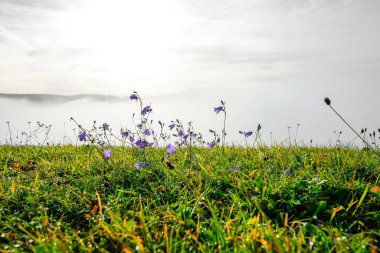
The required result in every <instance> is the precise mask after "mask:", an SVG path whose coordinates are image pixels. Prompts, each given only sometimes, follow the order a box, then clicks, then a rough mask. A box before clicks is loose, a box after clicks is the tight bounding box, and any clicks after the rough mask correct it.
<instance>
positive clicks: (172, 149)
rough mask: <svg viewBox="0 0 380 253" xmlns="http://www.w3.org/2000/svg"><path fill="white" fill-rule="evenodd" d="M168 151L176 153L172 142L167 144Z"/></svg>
mask: <svg viewBox="0 0 380 253" xmlns="http://www.w3.org/2000/svg"><path fill="white" fill-rule="evenodd" d="M166 153H168V154H172V155H174V154H175V147H174V146H173V145H171V144H169V145H167V146H166Z"/></svg>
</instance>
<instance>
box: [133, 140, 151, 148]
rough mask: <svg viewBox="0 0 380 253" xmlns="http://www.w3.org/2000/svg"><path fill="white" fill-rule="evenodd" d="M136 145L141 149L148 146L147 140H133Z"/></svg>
mask: <svg viewBox="0 0 380 253" xmlns="http://www.w3.org/2000/svg"><path fill="white" fill-rule="evenodd" d="M135 144H136V146H137V147H138V148H139V149H143V148H145V147H147V146H148V142H147V141H144V140H137V141H136V142H135Z"/></svg>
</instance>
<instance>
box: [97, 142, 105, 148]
mask: <svg viewBox="0 0 380 253" xmlns="http://www.w3.org/2000/svg"><path fill="white" fill-rule="evenodd" d="M104 144H106V143H105V142H104V141H98V145H99V146H101V147H103V146H104Z"/></svg>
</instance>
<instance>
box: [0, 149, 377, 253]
mask: <svg viewBox="0 0 380 253" xmlns="http://www.w3.org/2000/svg"><path fill="white" fill-rule="evenodd" d="M108 148H109V149H110V150H112V156H111V157H110V158H109V159H104V157H103V156H102V154H101V153H99V152H98V150H97V149H96V147H94V146H91V145H80V146H58V145H57V146H50V147H49V146H48V147H35V146H34V147H33V146H18V147H15V146H13V147H12V146H1V147H0V164H1V178H0V193H1V195H0V196H1V197H0V233H1V235H0V252H24V251H32V252H67V251H71V252H83V251H86V252H87V251H88V252H180V251H186V252H255V251H267V252H271V251H273V252H305V251H319V252H329V251H330V252H344V251H354V252H377V251H378V249H379V247H380V244H379V240H380V232H379V231H380V186H379V185H380V182H379V180H380V178H379V175H380V166H379V164H380V161H379V160H380V159H379V156H378V154H376V153H375V152H372V151H362V150H355V149H349V148H323V147H319V148H306V147H283V146H277V147H266V148H264V147H262V148H260V147H259V148H243V147H226V148H225V149H223V148H220V147H219V148H218V147H215V148H213V149H207V148H199V147H193V148H192V150H191V155H190V153H189V152H190V150H189V149H188V148H177V149H176V153H175V154H170V157H169V158H168V159H164V157H165V156H166V155H167V153H166V150H165V149H164V148H162V149H160V148H149V147H148V148H145V149H144V151H143V158H144V161H143V162H144V166H142V167H140V168H139V169H138V168H136V163H137V162H141V150H139V149H137V148H131V147H130V148H127V147H120V146H119V147H117V146H113V147H108Z"/></svg>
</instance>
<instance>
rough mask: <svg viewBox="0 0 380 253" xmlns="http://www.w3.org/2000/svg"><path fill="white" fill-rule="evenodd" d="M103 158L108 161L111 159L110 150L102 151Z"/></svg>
mask: <svg viewBox="0 0 380 253" xmlns="http://www.w3.org/2000/svg"><path fill="white" fill-rule="evenodd" d="M103 157H104V159H108V158H110V157H111V150H110V149H106V150H104V151H103Z"/></svg>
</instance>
